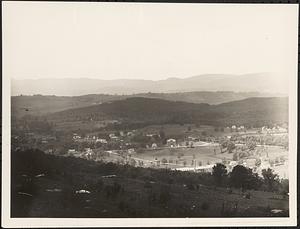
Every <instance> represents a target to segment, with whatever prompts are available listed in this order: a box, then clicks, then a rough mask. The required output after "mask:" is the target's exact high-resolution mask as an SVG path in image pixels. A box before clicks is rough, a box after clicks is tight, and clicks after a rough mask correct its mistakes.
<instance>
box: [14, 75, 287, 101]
mask: <svg viewBox="0 0 300 229" xmlns="http://www.w3.org/2000/svg"><path fill="white" fill-rule="evenodd" d="M287 77H288V76H283V75H276V74H271V73H255V74H244V75H229V74H205V75H199V76H193V77H189V78H168V79H165V80H157V81H154V80H136V79H119V80H101V79H87V78H80V79H71V78H62V79H26V80H12V84H11V87H12V88H11V91H12V95H20V94H23V95H33V94H42V95H65V96H79V95H85V94H117V95H122V94H126V95H128V94H133V93H147V92H152V93H173V92H191V91H234V92H252V91H259V92H268V93H285V94H286V93H288V83H287Z"/></svg>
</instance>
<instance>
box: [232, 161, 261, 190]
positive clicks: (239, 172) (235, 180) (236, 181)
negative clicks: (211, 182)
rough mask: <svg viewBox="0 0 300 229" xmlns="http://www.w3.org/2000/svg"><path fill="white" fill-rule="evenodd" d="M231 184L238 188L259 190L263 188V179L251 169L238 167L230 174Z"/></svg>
mask: <svg viewBox="0 0 300 229" xmlns="http://www.w3.org/2000/svg"><path fill="white" fill-rule="evenodd" d="M230 183H231V184H232V185H233V186H234V187H236V188H243V189H250V188H253V189H257V188H259V187H260V186H261V179H260V178H259V176H258V174H257V173H253V172H252V170H251V169H250V168H246V167H244V166H242V165H237V166H235V167H234V168H233V170H232V172H231V173H230Z"/></svg>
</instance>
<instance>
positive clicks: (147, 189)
mask: <svg viewBox="0 0 300 229" xmlns="http://www.w3.org/2000/svg"><path fill="white" fill-rule="evenodd" d="M11 168H12V174H11V200H12V202H11V216H12V217H64V218H67V217H70V218H74V217H97V218H107V217H109V218H113V217H133V218H134V217H137V218H142V217H269V216H276V215H274V214H272V212H271V210H272V209H281V210H283V211H282V212H281V214H279V215H277V216H285V217H286V216H288V214H289V213H288V197H285V198H284V197H283V196H282V195H279V194H276V193H271V192H262V191H254V190H249V191H247V192H249V193H250V194H251V198H244V196H243V195H241V193H240V192H239V190H236V189H232V193H228V191H226V189H225V188H222V187H218V188H214V187H213V186H211V185H212V184H213V183H214V182H213V179H212V176H211V175H210V174H199V173H189V172H180V171H170V170H163V169H162V170H158V169H157V170H155V169H150V168H136V167H131V166H121V165H117V164H112V163H108V164H104V163H99V162H98V163H97V162H94V161H86V160H83V159H79V158H71V157H56V156H53V155H46V154H43V153H42V152H41V151H38V150H36V151H33V150H28V151H16V152H12V165H11ZM80 190H83V191H81V193H80V192H79V193H76V191H80ZM84 192H85V193H84Z"/></svg>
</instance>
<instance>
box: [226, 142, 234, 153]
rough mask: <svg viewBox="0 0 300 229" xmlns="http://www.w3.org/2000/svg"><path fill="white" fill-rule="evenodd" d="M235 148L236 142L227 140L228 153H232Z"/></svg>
mask: <svg viewBox="0 0 300 229" xmlns="http://www.w3.org/2000/svg"><path fill="white" fill-rule="evenodd" d="M234 149H235V144H234V143H233V142H232V141H228V142H227V150H228V153H232V152H233V150H234Z"/></svg>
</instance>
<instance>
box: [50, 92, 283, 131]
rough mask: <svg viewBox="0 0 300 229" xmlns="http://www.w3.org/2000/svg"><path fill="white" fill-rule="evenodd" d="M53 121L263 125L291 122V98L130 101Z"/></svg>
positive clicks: (72, 111)
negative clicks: (219, 101) (218, 101)
mask: <svg viewBox="0 0 300 229" xmlns="http://www.w3.org/2000/svg"><path fill="white" fill-rule="evenodd" d="M47 117H48V119H49V120H51V121H53V122H61V121H69V122H70V121H99V120H107V119H113V120H118V121H120V122H121V123H143V124H145V125H146V124H166V123H172V124H173V123H201V124H209V125H231V124H236V125H249V126H257V125H259V126H261V125H271V124H274V123H277V124H278V123H286V122H288V98H248V99H244V100H240V101H234V102H229V103H223V104H220V105H209V104H194V103H185V102H172V101H167V100H161V99H150V98H139V97H138V98H128V99H125V100H119V101H114V102H108V103H104V104H100V105H94V106H89V107H84V108H76V109H69V110H66V111H62V112H57V113H53V114H50V115H48V116H47Z"/></svg>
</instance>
